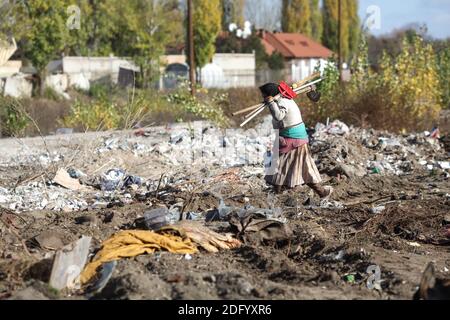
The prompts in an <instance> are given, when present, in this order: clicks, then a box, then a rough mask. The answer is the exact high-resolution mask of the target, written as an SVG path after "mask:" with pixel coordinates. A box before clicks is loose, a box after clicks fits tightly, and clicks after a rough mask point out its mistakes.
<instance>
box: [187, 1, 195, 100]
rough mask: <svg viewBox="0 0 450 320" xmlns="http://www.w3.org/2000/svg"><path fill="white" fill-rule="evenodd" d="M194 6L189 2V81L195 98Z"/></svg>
mask: <svg viewBox="0 0 450 320" xmlns="http://www.w3.org/2000/svg"><path fill="white" fill-rule="evenodd" d="M192 16H193V4H192V0H188V19H187V20H188V41H187V42H188V46H189V81H190V82H191V94H192V96H195V83H196V79H195V57H194V54H195V52H194V21H193V17H192Z"/></svg>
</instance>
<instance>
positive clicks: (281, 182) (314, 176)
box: [265, 144, 322, 188]
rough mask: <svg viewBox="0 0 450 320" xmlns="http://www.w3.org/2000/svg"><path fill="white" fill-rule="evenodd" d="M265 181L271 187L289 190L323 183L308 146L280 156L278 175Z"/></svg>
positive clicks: (267, 177) (268, 176) (270, 176)
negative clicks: (281, 187)
mask: <svg viewBox="0 0 450 320" xmlns="http://www.w3.org/2000/svg"><path fill="white" fill-rule="evenodd" d="M265 180H266V182H267V183H269V184H271V185H274V186H285V187H288V188H295V187H297V186H300V185H304V184H310V183H321V182H322V178H321V177H320V173H319V170H318V169H317V166H316V164H315V163H314V159H313V158H312V156H311V152H310V149H309V146H308V144H304V145H302V146H301V147H298V148H296V149H294V150H291V151H290V152H288V153H285V154H280V155H279V158H278V163H277V171H276V173H275V174H274V175H267V176H266V177H265Z"/></svg>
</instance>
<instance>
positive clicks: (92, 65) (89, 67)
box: [62, 57, 139, 84]
mask: <svg viewBox="0 0 450 320" xmlns="http://www.w3.org/2000/svg"><path fill="white" fill-rule="evenodd" d="M121 67H124V68H128V69H133V70H136V71H139V68H138V67H136V66H135V65H134V64H133V63H132V62H130V61H128V60H127V59H125V58H119V57H95V58H91V57H64V58H63V59H62V69H63V72H64V73H66V74H68V75H69V77H70V76H74V75H77V76H78V75H80V74H82V75H84V77H85V78H87V79H88V80H89V81H97V80H100V79H104V78H110V80H111V81H112V83H115V84H117V82H118V79H119V70H120V68H121Z"/></svg>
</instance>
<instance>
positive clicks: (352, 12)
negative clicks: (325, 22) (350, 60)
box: [346, 0, 361, 57]
mask: <svg viewBox="0 0 450 320" xmlns="http://www.w3.org/2000/svg"><path fill="white" fill-rule="evenodd" d="M346 1H347V4H346V8H347V14H348V28H349V29H348V46H349V47H348V51H349V54H350V57H351V56H352V55H354V54H355V52H356V51H357V50H358V44H359V42H360V36H361V26H360V24H361V22H360V19H359V15H358V1H357V0H346Z"/></svg>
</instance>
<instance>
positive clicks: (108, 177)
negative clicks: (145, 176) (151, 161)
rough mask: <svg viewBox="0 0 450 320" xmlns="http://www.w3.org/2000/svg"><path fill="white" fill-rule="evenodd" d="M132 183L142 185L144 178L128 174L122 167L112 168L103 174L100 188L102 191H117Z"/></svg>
mask: <svg viewBox="0 0 450 320" xmlns="http://www.w3.org/2000/svg"><path fill="white" fill-rule="evenodd" d="M131 185H138V186H140V185H142V179H141V178H140V177H137V176H132V175H127V174H126V172H125V170H122V169H110V170H108V171H107V172H106V173H104V174H103V175H102V177H101V183H100V189H101V190H102V191H115V190H118V189H123V188H127V187H129V186H131Z"/></svg>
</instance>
